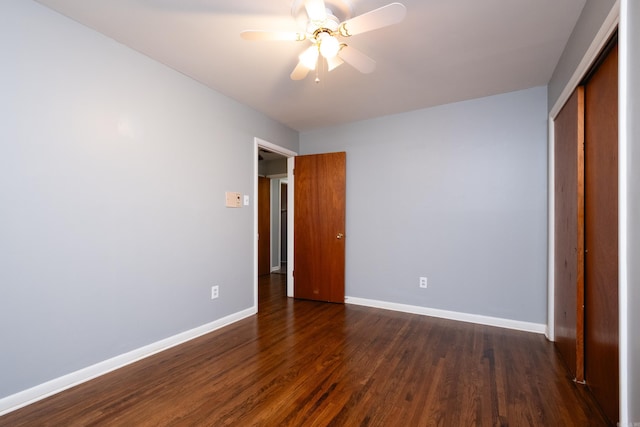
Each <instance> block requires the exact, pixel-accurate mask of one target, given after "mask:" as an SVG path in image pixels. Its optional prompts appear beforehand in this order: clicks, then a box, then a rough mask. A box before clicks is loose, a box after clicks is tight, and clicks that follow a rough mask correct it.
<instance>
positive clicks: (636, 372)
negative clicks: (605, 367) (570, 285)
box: [625, 0, 640, 423]
mask: <svg viewBox="0 0 640 427" xmlns="http://www.w3.org/2000/svg"><path fill="white" fill-rule="evenodd" d="M626 3H627V5H628V15H627V17H626V18H627V21H626V22H627V23H628V25H627V28H628V31H629V33H628V42H629V44H628V45H627V47H626V49H625V50H626V54H627V55H628V64H627V76H628V78H629V80H628V87H627V97H628V102H629V109H628V111H627V112H626V114H627V133H628V141H629V145H628V147H627V151H628V154H629V158H628V159H627V168H628V175H627V184H628V188H627V196H628V209H627V223H628V235H627V239H628V259H627V262H628V267H629V269H628V300H627V311H628V327H629V330H628V334H627V338H628V342H627V347H628V355H627V357H628V360H629V377H628V384H629V394H628V401H629V420H630V421H632V422H636V423H640V222H639V221H638V219H639V218H640V2H638V1H637V0H627V2H626Z"/></svg>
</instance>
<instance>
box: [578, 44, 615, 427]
mask: <svg viewBox="0 0 640 427" xmlns="http://www.w3.org/2000/svg"><path fill="white" fill-rule="evenodd" d="M585 114H586V115H585V379H586V382H587V385H588V387H589V388H590V389H591V391H592V393H593V395H594V396H595V397H596V399H597V400H598V402H599V403H600V405H601V406H602V409H603V410H604V412H605V414H606V415H607V416H608V418H609V419H610V420H611V421H612V423H614V424H615V423H616V422H617V421H618V419H619V417H618V383H619V369H618V352H619V348H618V48H617V44H616V45H615V46H614V47H613V48H612V49H611V50H609V52H608V53H607V55H606V57H605V58H604V60H603V61H602V62H601V63H600V64H599V65H598V67H597V68H596V70H595V72H594V73H593V74H592V76H590V78H589V80H588V81H587V83H586V85H585Z"/></svg>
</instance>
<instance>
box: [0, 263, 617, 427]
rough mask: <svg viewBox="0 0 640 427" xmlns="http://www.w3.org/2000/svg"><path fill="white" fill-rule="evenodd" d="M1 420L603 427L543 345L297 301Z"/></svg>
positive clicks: (534, 338) (439, 322)
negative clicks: (600, 426)
mask: <svg viewBox="0 0 640 427" xmlns="http://www.w3.org/2000/svg"><path fill="white" fill-rule="evenodd" d="M285 280H286V276H285V275H280V274H272V275H270V276H266V277H263V278H261V280H260V284H259V287H260V292H259V293H260V298H259V299H260V305H259V314H258V315H257V316H253V317H251V318H248V319H245V320H242V321H240V322H237V323H235V324H233V325H231V326H228V327H226V328H223V329H221V330H218V331H215V332H212V333H210V334H207V335H205V336H203V337H200V338H198V339H195V340H192V341H190V342H188V343H185V344H183V345H181V346H179V347H175V348H172V349H170V350H167V351H165V352H162V353H160V354H157V355H154V356H151V357H149V358H147V359H144V360H142V361H140V362H138V363H135V364H132V365H129V366H127V367H124V368H122V369H119V370H117V371H115V372H112V373H110V374H107V375H104V376H102V377H99V378H97V379H95V380H93V381H90V382H87V383H85V384H82V385H79V386H77V387H75V388H73V389H70V390H67V391H65V392H62V393H59V394H57V395H55V396H52V397H50V398H48V399H45V400H42V401H40V402H38V403H35V404H33V405H30V406H27V407H25V408H22V409H20V410H17V411H14V412H12V413H10V414H7V415H5V416H4V417H0V426H90V425H95V426H102V425H115V426H147V425H148V426H164V425H188V426H224V425H233V426H253V425H260V426H327V425H333V426H431V425H435V426H496V425H497V426H507V425H509V426H599V425H606V422H605V420H604V418H603V417H602V415H601V414H600V412H599V411H598V410H597V409H595V408H596V406H595V404H594V402H593V400H592V399H591V398H590V397H589V395H588V394H587V393H586V392H585V391H584V390H583V389H582V387H581V386H576V385H575V384H574V383H573V382H572V381H571V380H570V379H569V374H568V372H567V370H566V368H565V366H564V365H563V364H562V362H561V361H560V359H559V357H558V355H557V353H556V350H555V348H554V345H553V344H552V343H549V342H547V341H546V340H545V338H544V337H543V336H542V335H538V334H531V333H525V332H517V331H511V330H505V329H500V328H493V327H488V326H478V325H473V324H468V323H461V322H454V321H448V320H443V319H436V318H430V317H425V316H419V315H411V314H404V313H397V312H392V311H386V310H378V309H372V308H365V307H360V306H351V305H339V304H328V303H318V302H312V301H294V300H292V299H287V298H286V297H285V282H284V281H285Z"/></svg>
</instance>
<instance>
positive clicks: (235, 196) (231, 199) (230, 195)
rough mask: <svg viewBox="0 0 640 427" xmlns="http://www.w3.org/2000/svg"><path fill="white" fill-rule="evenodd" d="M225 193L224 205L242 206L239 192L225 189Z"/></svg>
mask: <svg viewBox="0 0 640 427" xmlns="http://www.w3.org/2000/svg"><path fill="white" fill-rule="evenodd" d="M224 194H225V197H226V206H227V207H228V208H239V207H242V195H241V194H240V193H234V192H232V191H227V192H226V193H224Z"/></svg>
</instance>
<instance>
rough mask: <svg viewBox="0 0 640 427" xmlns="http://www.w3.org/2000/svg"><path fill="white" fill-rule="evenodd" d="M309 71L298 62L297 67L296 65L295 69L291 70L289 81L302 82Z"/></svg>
mask: <svg viewBox="0 0 640 427" xmlns="http://www.w3.org/2000/svg"><path fill="white" fill-rule="evenodd" d="M309 71H310V70H309V69H308V68H307V67H305V66H304V64H303V63H302V62H298V65H296V68H294V69H293V71H292V72H291V75H290V76H289V77H291V80H302V79H304V78H305V77H307V74H309Z"/></svg>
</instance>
